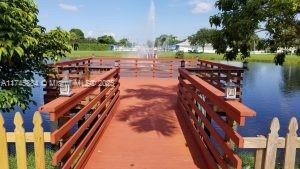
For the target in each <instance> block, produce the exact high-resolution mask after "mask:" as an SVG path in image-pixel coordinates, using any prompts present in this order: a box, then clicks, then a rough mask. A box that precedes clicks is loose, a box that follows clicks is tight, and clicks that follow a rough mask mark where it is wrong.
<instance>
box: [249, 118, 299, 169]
mask: <svg viewBox="0 0 300 169" xmlns="http://www.w3.org/2000/svg"><path fill="white" fill-rule="evenodd" d="M279 129H280V125H279V120H278V118H274V119H273V121H272V123H271V126H270V133H269V134H268V136H267V137H265V136H259V137H244V145H243V148H247V149H257V150H256V154H255V169H274V168H275V166H276V155H277V150H278V149H282V148H283V149H285V151H284V152H285V153H284V163H283V169H294V168H295V159H296V150H297V149H299V148H300V137H298V136H297V130H298V122H297V119H296V118H292V119H291V120H290V123H289V127H288V133H287V135H286V137H285V138H284V137H279V135H278V131H279Z"/></svg>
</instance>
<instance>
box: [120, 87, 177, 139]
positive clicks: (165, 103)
mask: <svg viewBox="0 0 300 169" xmlns="http://www.w3.org/2000/svg"><path fill="white" fill-rule="evenodd" d="M176 91H177V86H176V85H174V86H169V87H164V86H159V85H140V86H138V89H126V90H124V91H123V92H124V93H123V94H122V97H121V100H122V102H124V103H125V102H127V103H128V102H132V103H131V104H130V105H128V106H123V107H122V108H121V109H122V110H121V111H120V112H119V113H118V114H117V119H118V120H120V121H124V122H127V123H128V124H129V125H130V126H131V127H132V128H133V130H134V131H136V132H139V133H141V132H151V131H155V132H157V134H158V135H163V136H172V135H173V134H174V133H175V132H176V131H177V130H178V129H177V128H178V127H177V125H176V122H177V118H176V115H175V113H174V109H175V108H176V97H177V96H176Z"/></svg>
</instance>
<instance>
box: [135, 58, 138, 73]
mask: <svg viewBox="0 0 300 169" xmlns="http://www.w3.org/2000/svg"><path fill="white" fill-rule="evenodd" d="M135 77H138V60H137V59H135Z"/></svg>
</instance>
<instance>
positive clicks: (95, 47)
mask: <svg viewBox="0 0 300 169" xmlns="http://www.w3.org/2000/svg"><path fill="white" fill-rule="evenodd" d="M78 45H79V50H80V51H106V50H109V49H110V45H107V44H99V43H79V44H78Z"/></svg>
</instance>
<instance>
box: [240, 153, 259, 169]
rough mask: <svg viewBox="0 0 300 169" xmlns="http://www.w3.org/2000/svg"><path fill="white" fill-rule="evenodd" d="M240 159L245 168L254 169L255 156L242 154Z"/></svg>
mask: <svg viewBox="0 0 300 169" xmlns="http://www.w3.org/2000/svg"><path fill="white" fill-rule="evenodd" d="M239 157H240V158H241V160H242V161H243V168H247V167H249V168H254V161H255V159H254V154H253V153H250V152H241V153H239Z"/></svg>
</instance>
